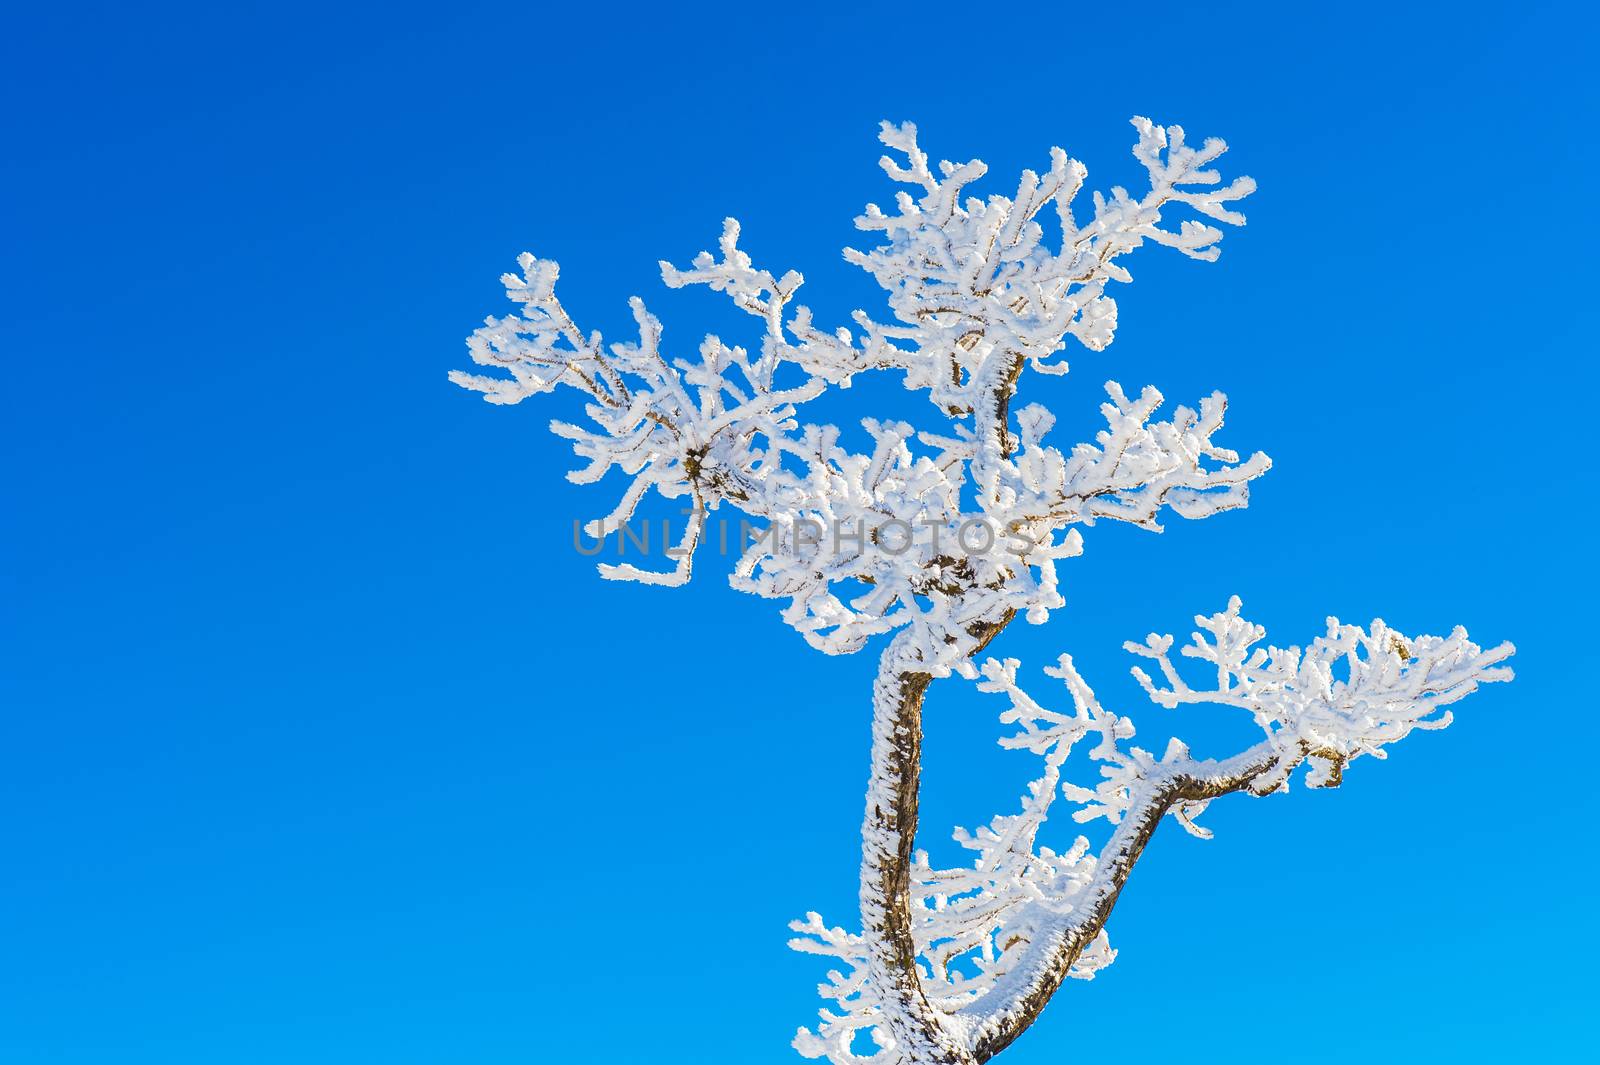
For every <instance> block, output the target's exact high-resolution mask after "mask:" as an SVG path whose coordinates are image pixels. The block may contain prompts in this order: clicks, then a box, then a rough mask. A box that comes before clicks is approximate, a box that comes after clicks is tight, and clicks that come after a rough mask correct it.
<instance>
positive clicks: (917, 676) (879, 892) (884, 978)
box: [861, 612, 1012, 1065]
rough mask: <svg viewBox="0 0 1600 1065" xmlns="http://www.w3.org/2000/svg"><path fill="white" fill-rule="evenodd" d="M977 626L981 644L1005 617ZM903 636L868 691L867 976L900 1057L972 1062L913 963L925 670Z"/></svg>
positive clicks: (924, 1063) (941, 1064) (930, 1064)
mask: <svg viewBox="0 0 1600 1065" xmlns="http://www.w3.org/2000/svg"><path fill="white" fill-rule="evenodd" d="M1011 616H1012V615H1011V614H1010V613H1009V612H1008V613H1007V614H1006V615H1005V616H1004V617H1003V618H1002V619H1001V620H999V621H996V622H993V623H989V624H984V625H981V626H978V627H976V628H975V629H974V631H973V633H972V634H973V636H974V637H975V638H976V639H977V641H978V643H977V646H976V647H975V648H973V651H972V653H973V654H976V653H977V652H978V651H981V650H982V649H983V648H984V646H986V645H987V644H988V642H989V641H990V640H991V639H993V638H994V637H995V635H996V634H998V633H999V632H1000V630H1001V629H1003V628H1004V627H1005V626H1006V624H1007V622H1009V621H1010V620H1011ZM909 643H910V640H909V637H908V636H907V634H906V633H901V634H900V635H898V636H896V637H895V639H894V640H892V641H891V642H890V644H889V646H888V648H887V649H885V651H884V653H883V657H882V658H881V659H880V660H879V664H878V679H877V681H876V683H875V684H874V685H873V693H872V696H873V698H872V775H871V777H870V779H869V780H868V783H867V809H866V818H865V820H864V821H863V823H862V826H861V927H862V932H863V934H864V936H865V937H866V940H867V945H868V951H869V956H870V959H871V962H870V964H871V973H872V977H873V983H874V984H876V986H877V987H878V988H879V990H880V992H881V994H882V997H883V1019H882V1022H881V1023H882V1027H883V1028H884V1029H885V1030H886V1032H887V1034H888V1035H890V1036H892V1037H893V1038H894V1041H895V1047H896V1050H897V1051H898V1052H899V1054H900V1057H901V1060H902V1061H905V1062H908V1063H909V1062H915V1063H916V1065H974V1062H975V1060H976V1059H974V1058H973V1056H972V1054H971V1053H970V1052H969V1051H968V1050H967V1049H966V1048H965V1047H964V1046H963V1045H962V1044H961V1042H960V1041H959V1040H957V1039H956V1038H955V1037H954V1036H953V1035H951V1034H950V1033H949V1032H948V1031H947V1030H946V1029H945V1026H944V1022H943V1014H942V1013H941V1012H940V1011H939V1010H937V1009H935V1008H934V1006H933V1005H932V1004H931V1003H929V1001H928V997H927V995H926V993H925V992H924V991H923V988H922V978H921V974H920V973H919V971H918V969H917V961H916V957H917V945H916V939H915V936H914V934H913V932H912V920H911V897H910V887H911V859H912V852H913V849H914V848H915V846H916V837H917V791H918V787H919V785H920V782H921V777H922V700H923V698H924V696H925V695H926V694H927V691H928V684H929V683H930V682H931V681H932V679H933V678H932V677H931V676H930V675H929V674H927V673H921V672H917V671H915V670H913V669H908V668H907V666H908V665H911V664H913V663H912V662H911V660H910V657H909V656H908V655H907V653H906V652H907V649H908V646H909Z"/></svg>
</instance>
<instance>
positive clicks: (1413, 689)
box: [793, 598, 1514, 1063]
mask: <svg viewBox="0 0 1600 1065" xmlns="http://www.w3.org/2000/svg"><path fill="white" fill-rule="evenodd" d="M1195 621H1196V624H1197V625H1198V626H1199V628H1200V630H1201V631H1200V632H1197V633H1195V635H1194V637H1193V643H1192V644H1190V645H1188V646H1185V647H1184V649H1183V652H1182V653H1183V654H1184V655H1185V656H1188V657H1191V658H1197V659H1200V660H1202V661H1204V662H1207V663H1209V664H1210V665H1211V666H1212V667H1214V668H1215V669H1216V670H1217V673H1216V677H1217V681H1216V687H1215V688H1209V689H1196V688H1193V687H1191V686H1189V684H1188V683H1186V682H1185V681H1184V680H1183V679H1182V677H1181V675H1180V674H1179V673H1178V671H1177V669H1176V668H1175V666H1174V664H1173V663H1172V661H1171V659H1170V657H1169V656H1168V652H1169V650H1170V648H1171V646H1172V638H1171V637H1169V636H1151V637H1149V638H1147V641H1146V642H1145V643H1143V644H1135V643H1130V644H1128V645H1127V649H1128V650H1129V651H1131V652H1132V653H1134V654H1137V655H1141V656H1143V657H1147V658H1151V659H1153V660H1155V661H1156V662H1157V663H1158V665H1159V667H1160V669H1161V672H1162V675H1163V676H1164V677H1165V678H1166V679H1167V682H1168V686H1167V687H1159V686H1157V684H1156V683H1155V682H1154V681H1152V680H1151V679H1150V677H1149V676H1148V675H1147V674H1146V673H1145V672H1144V671H1143V670H1142V669H1139V668H1137V667H1136V668H1135V669H1134V674H1135V676H1136V677H1138V679H1139V680H1140V682H1141V683H1142V684H1143V685H1144V686H1145V688H1146V690H1147V691H1148V692H1149V694H1150V696H1151V698H1152V700H1153V701H1154V702H1156V703H1157V704H1158V705H1162V706H1168V707H1172V706H1178V705H1182V704H1209V703H1217V704H1222V705H1227V706H1234V707H1239V708H1242V709H1245V710H1247V711H1249V712H1250V713H1251V714H1252V715H1253V716H1254V718H1255V719H1256V721H1257V723H1258V724H1260V725H1261V727H1262V729H1263V731H1264V733H1265V735H1264V738H1263V739H1262V740H1261V741H1260V742H1259V743H1256V744H1254V745H1252V746H1251V747H1249V748H1247V749H1245V750H1244V751H1241V752H1238V753H1237V754H1234V755H1232V756H1230V757H1227V758H1223V759H1201V758H1196V757H1195V756H1193V755H1192V754H1191V753H1190V751H1189V748H1188V747H1187V746H1186V745H1185V744H1184V743H1182V742H1181V741H1179V740H1177V739H1173V740H1171V741H1170V742H1169V743H1168V744H1167V746H1166V749H1165V750H1164V752H1163V753H1162V754H1161V755H1160V756H1159V757H1158V756H1156V755H1154V754H1152V753H1150V752H1148V751H1146V750H1143V749H1141V748H1139V747H1137V746H1133V745H1132V744H1130V743H1129V742H1128V741H1130V740H1132V739H1133V737H1134V735H1135V729H1134V725H1133V723H1132V721H1130V720H1129V719H1128V718H1126V717H1121V716H1118V715H1117V714H1115V713H1112V712H1110V711H1108V710H1106V709H1105V708H1104V707H1103V706H1102V705H1101V703H1100V701H1099V700H1098V699H1097V698H1096V696H1095V694H1094V692H1093V691H1092V690H1091V689H1090V687H1089V685H1088V684H1087V683H1086V682H1085V681H1084V679H1083V678H1082V676H1080V675H1079V673H1078V671H1077V670H1076V668H1075V667H1074V666H1073V662H1072V659H1071V658H1070V656H1067V655H1062V656H1061V658H1060V660H1059V661H1058V662H1057V664H1056V666H1054V667H1053V668H1048V669H1046V670H1045V673H1046V674H1048V675H1050V676H1053V677H1056V678H1058V679H1060V680H1061V681H1062V683H1063V684H1064V685H1065V687H1066V689H1067V694H1068V696H1069V699H1070V704H1071V705H1070V709H1066V710H1057V709H1051V708H1049V707H1046V706H1044V705H1042V704H1041V703H1040V702H1039V701H1037V700H1035V699H1034V698H1033V697H1032V696H1030V695H1029V694H1028V693H1027V692H1026V691H1024V690H1023V688H1022V687H1021V685H1020V684H1019V682H1018V679H1017V671H1018V663H1017V661H1016V660H1015V659H1005V660H1003V661H1002V660H996V659H992V658H991V659H988V660H987V661H985V662H984V663H983V664H982V665H981V667H977V668H971V667H968V668H966V669H964V670H963V672H966V673H968V674H969V675H972V676H974V677H975V678H976V679H977V681H978V687H979V689H980V690H981V691H985V692H990V693H994V694H997V695H1001V696H1004V697H1005V699H1006V702H1007V707H1006V709H1005V710H1004V711H1003V712H1002V713H1001V715H1000V720H1001V722H1002V723H1003V724H1005V725H1008V726H1013V727H1014V729H1015V731H1012V732H1011V733H1009V734H1007V735H1005V736H1002V737H1001V739H1000V744H1001V746H1003V747H1006V748H1009V749H1012V750H1023V751H1028V752H1031V753H1032V754H1035V755H1037V756H1039V757H1040V758H1041V759H1042V761H1043V768H1042V773H1041V775H1040V776H1039V777H1037V778H1036V779H1034V780H1033V781H1031V782H1030V783H1029V785H1028V788H1027V792H1026V793H1025V794H1024V795H1023V797H1022V802H1021V808H1020V810H1019V811H1018V812H1017V813H1013V814H1003V815H1000V816H997V817H995V818H994V819H993V820H992V821H990V823H989V824H988V825H986V826H984V827H982V828H980V829H978V830H977V831H976V832H969V831H967V830H964V829H957V830H956V833H955V840H956V842H957V843H958V844H959V845H960V846H961V847H962V848H964V849H966V850H967V851H969V852H971V854H972V859H971V862H970V864H968V865H964V866H957V867H953V868H938V867H935V866H934V865H932V864H931V863H930V862H929V860H928V856H927V854H926V852H918V853H917V855H916V858H915V861H914V864H913V865H912V867H911V873H910V882H909V885H908V890H907V897H908V899H909V902H910V908H909V913H910V914H911V917H912V927H911V934H912V938H913V941H914V943H915V945H916V950H917V958H916V972H917V974H918V979H919V984H920V990H921V992H922V994H923V995H924V996H925V998H926V1001H927V1002H928V1003H929V1005H930V1006H931V1007H932V1009H933V1010H934V1011H936V1012H935V1013H934V1015H933V1019H932V1023H933V1024H935V1025H936V1026H937V1029H938V1031H939V1032H940V1033H941V1034H942V1035H943V1036H944V1037H945V1038H947V1039H949V1040H951V1041H953V1042H954V1043H955V1044H956V1045H957V1046H959V1047H960V1054H961V1055H964V1056H959V1057H958V1058H957V1059H956V1060H960V1061H969V1060H970V1061H985V1060H987V1059H988V1058H989V1057H991V1056H992V1055H993V1054H995V1053H998V1052H999V1050H1000V1049H1002V1048H1003V1047H1004V1046H1005V1045H1007V1044H1008V1043H1009V1042H1010V1041H1011V1040H1012V1039H1014V1038H1015V1037H1016V1036H1017V1035H1018V1034H1020V1032H1021V1031H1022V1030H1023V1029H1025V1028H1026V1027H1027V1026H1028V1025H1029V1024H1031V1023H1032V1021H1033V1020H1034V1019H1035V1018H1036V1017H1037V1016H1038V1013H1039V1011H1040V1010H1041V1009H1042V1008H1043V1005H1044V1003H1045V1002H1046V1001H1047V1000H1048V999H1049V997H1050V995H1051V994H1053V993H1054V991H1055V989H1056V988H1058V987H1059V986H1060V984H1061V982H1062V980H1063V979H1064V978H1067V977H1076V978H1080V979H1088V978H1092V977H1093V976H1094V974H1095V973H1096V972H1098V971H1099V970H1100V969H1103V968H1104V967H1105V966H1106V965H1108V964H1110V962H1111V961H1112V959H1113V958H1114V957H1115V952H1114V951H1113V950H1111V949H1110V946H1109V944H1108V942H1107V939H1106V933H1105V924H1106V920H1107V918H1108V917H1109V916H1110V913H1111V910H1112V907H1113V906H1114V905H1115V903H1116V898H1117V896H1118V894H1119V893H1120V891H1121V889H1122V885H1123V883H1124V882H1125V881H1126V879H1127V876H1128V874H1129V873H1130V872H1131V870H1132V868H1133V866H1134V864H1135V863H1136V862H1137V861H1138V858H1139V856H1140V854H1141V853H1142V852H1143V849H1144V847H1145V845H1146V844H1147V843H1148V842H1149V839H1150V836H1151V835H1152V834H1153V832H1154V831H1155V828H1156V826H1157V825H1158V824H1159V822H1160V821H1161V820H1162V818H1163V817H1166V816H1169V815H1170V816H1171V817H1172V818H1173V819H1174V820H1175V821H1177V822H1178V823H1179V824H1180V825H1181V826H1182V827H1183V828H1185V829H1186V830H1187V831H1189V832H1190V833H1191V834H1193V835H1196V836H1199V837H1201V838H1209V837H1210V833H1209V832H1208V831H1207V830H1205V829H1203V828H1201V827H1200V826H1199V825H1198V824H1196V821H1195V819H1196V818H1197V817H1198V816H1199V815H1200V814H1201V813H1202V812H1203V811H1204V810H1205V808H1206V806H1207V804H1209V803H1210V802H1211V801H1213V800H1214V799H1216V798H1219V797H1221V796H1223V795H1227V794H1230V793H1235V792H1246V793H1250V794H1256V795H1265V794H1270V793H1272V792H1274V791H1280V790H1284V789H1285V788H1286V787H1287V782H1288V779H1289V777H1290V775H1291V774H1292V773H1293V771H1294V770H1295V769H1296V768H1297V767H1298V766H1300V765H1303V764H1306V763H1308V762H1309V763H1310V764H1311V766H1312V768H1311V771H1310V773H1309V774H1308V776H1307V783H1308V785H1310V786H1312V787H1319V786H1326V785H1329V784H1335V783H1337V782H1338V780H1339V774H1340V773H1341V772H1342V769H1343V767H1344V766H1345V765H1346V764H1347V763H1348V762H1349V761H1350V760H1351V759H1353V758H1355V757H1356V756H1358V755H1360V754H1374V755H1377V756H1379V757H1381V756H1382V754H1383V752H1382V750H1381V748H1382V747H1383V746H1384V745H1385V744H1388V743H1392V742H1394V741H1396V740H1398V739H1401V738H1402V737H1404V736H1405V735H1406V734H1407V733H1408V732H1410V731H1411V730H1412V729H1414V728H1442V727H1444V725H1446V724H1448V723H1449V714H1448V711H1445V710H1443V707H1444V706H1445V705H1447V704H1449V703H1452V702H1455V701H1456V700H1458V699H1460V698H1462V697H1463V696H1465V695H1467V694H1469V693H1471V692H1472V691H1474V690H1475V689H1476V688H1477V686H1478V685H1480V684H1483V683H1488V682H1492V681H1500V680H1509V679H1510V677H1511V671H1510V670H1509V669H1508V668H1506V667H1504V666H1503V665H1501V664H1500V663H1502V662H1503V661H1504V660H1505V659H1506V658H1508V657H1510V655H1511V654H1512V653H1513V650H1514V649H1513V648H1512V647H1511V645H1510V644H1502V645H1501V646H1499V647H1496V648H1492V649H1488V650H1484V649H1481V648H1479V647H1478V646H1476V645H1475V644H1473V643H1471V642H1470V641H1469V640H1468V639H1467V637H1466V633H1465V632H1464V631H1462V630H1460V629H1457V630H1455V631H1454V632H1453V633H1451V635H1449V636H1448V637H1442V638H1441V637H1435V636H1418V637H1407V636H1402V635H1400V634H1398V633H1396V632H1395V631H1394V630H1392V629H1389V628H1388V627H1387V626H1385V625H1384V623H1383V622H1382V621H1374V622H1373V623H1372V625H1371V626H1370V627H1369V628H1367V629H1361V628H1358V627H1356V626H1351V625H1341V624H1339V623H1338V621H1336V620H1334V619H1330V620H1329V628H1328V635H1327V636H1325V637H1319V638H1318V639H1316V640H1314V641H1312V642H1311V644H1310V645H1309V646H1308V647H1307V648H1306V649H1305V650H1304V651H1302V650H1301V649H1299V648H1297V647H1291V648H1288V649H1286V650H1283V649H1278V648H1276V647H1266V648H1259V647H1257V646H1256V645H1257V644H1258V643H1259V642H1260V641H1261V640H1262V639H1263V638H1264V636H1265V633H1264V630H1262V629H1261V628H1260V627H1259V626H1257V625H1254V624H1251V623H1250V622H1248V621H1245V620H1244V619H1242V618H1241V617H1240V616H1239V600H1238V599H1237V598H1235V599H1233V600H1231V601H1230V602H1229V604H1228V609H1227V610H1225V611H1223V612H1221V613H1218V614H1214V615H1210V616H1200V617H1197V618H1196V619H1195ZM1084 740H1088V741H1091V744H1090V746H1089V748H1088V750H1087V755H1088V758H1089V759H1090V760H1091V762H1092V763H1093V764H1095V765H1097V766H1098V771H1099V778H1100V779H1099V780H1098V781H1096V782H1094V783H1093V784H1092V786H1090V785H1088V784H1085V785H1079V784H1075V783H1073V782H1071V781H1069V780H1065V779H1063V766H1064V765H1065V763H1066V762H1067V759H1068V757H1069V756H1070V755H1071V754H1072V752H1073V750H1074V749H1075V747H1076V746H1077V745H1078V744H1079V742H1080V741H1084ZM1058 796H1060V797H1064V798H1065V799H1066V800H1067V801H1068V802H1069V803H1071V804H1072V806H1073V807H1074V809H1073V810H1072V819H1073V820H1074V821H1078V822H1092V821H1095V820H1097V819H1105V820H1107V821H1109V822H1110V823H1111V824H1112V825H1113V826H1114V828H1113V830H1112V835H1111V837H1110V839H1109V840H1108V841H1107V842H1106V843H1105V844H1104V845H1103V846H1102V847H1100V848H1099V849H1098V851H1096V850H1095V848H1094V847H1093V846H1092V845H1091V843H1090V841H1089V839H1088V838H1086V837H1084V836H1081V835H1080V836H1077V837H1076V838H1074V839H1072V840H1071V841H1070V843H1069V844H1068V845H1067V846H1066V847H1065V848H1064V849H1061V850H1056V849H1052V848H1051V847H1048V846H1044V845H1041V844H1040V842H1039V840H1038V837H1039V834H1040V830H1041V828H1042V827H1043V826H1044V823H1045V822H1046V821H1047V820H1048V818H1049V815H1050V812H1051V807H1052V805H1053V803H1054V802H1055V800H1056V799H1057V797H1058ZM793 927H794V928H795V930H796V931H797V932H801V933H803V936H802V938H800V939H797V940H796V941H795V943H794V945H795V946H796V947H797V949H801V950H807V951H811V952H814V953H831V954H833V956H835V957H837V958H839V959H840V960H841V961H843V962H845V963H847V964H848V965H850V968H849V970H848V971H845V970H840V971H838V972H836V973H834V974H832V976H831V978H830V979H831V983H830V984H829V985H828V986H827V988H825V990H824V993H825V994H827V995H828V996H829V997H831V998H833V999H834V1001H835V1002H837V1003H838V1004H839V1005H840V1006H842V1007H844V1008H845V1012H843V1013H839V1012H836V1011H828V1012H827V1013H825V1015H824V1016H823V1018H822V1023H821V1025H820V1026H819V1027H818V1029H817V1031H816V1032H814V1033H813V1032H810V1031H806V1030H802V1032H801V1034H800V1035H799V1036H798V1037H797V1039H796V1041H795V1046H796V1047H797V1048H798V1049H799V1050H800V1051H801V1052H802V1053H804V1054H807V1055H809V1056H825V1057H827V1058H828V1059H829V1060H830V1061H833V1062H835V1063H843V1062H859V1061H862V1060H874V1061H879V1062H897V1061H901V1060H918V1059H916V1058H909V1059H906V1058H902V1057H900V1056H897V1055H896V1052H895V1050H894V1048H895V1046H896V1045H897V1043H898V1040H897V1039H896V1038H895V1037H894V1036H893V1035H892V1034H886V1033H885V1032H883V1031H877V1029H878V1028H879V1027H880V1025H883V1024H887V1023H888V1020H886V1019H893V1018H894V1016H895V1014H896V1000H895V996H894V995H892V994H888V993H886V992H885V990H884V988H882V987H881V986H880V985H879V982H878V979H877V975H878V972H879V970H878V969H875V968H874V967H873V965H872V964H871V960H872V959H871V951H870V945H871V939H872V937H871V936H870V935H868V936H865V937H853V936H850V935H848V934H846V933H844V932H843V931H842V930H831V931H826V934H824V931H825V930H826V926H825V925H824V924H823V923H822V922H821V919H820V918H818V917H817V916H816V915H814V914H813V915H810V916H809V917H808V919H807V920H806V921H805V922H797V923H796V924H795V925H794V926H793ZM846 948H848V949H846ZM860 1032H866V1033H867V1034H868V1035H869V1036H870V1037H871V1038H872V1040H873V1045H874V1046H877V1047H879V1050H878V1054H879V1056H878V1057H875V1058H864V1057H863V1056H862V1054H861V1053H860V1051H861V1047H860V1046H858V1045H857V1044H855V1043H854V1042H849V1041H846V1040H845V1036H846V1034H847V1033H848V1034H849V1039H850V1040H854V1039H855V1035H856V1033H860ZM840 1048H845V1049H847V1050H848V1053H847V1054H845V1053H840V1052H839V1051H840Z"/></svg>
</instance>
